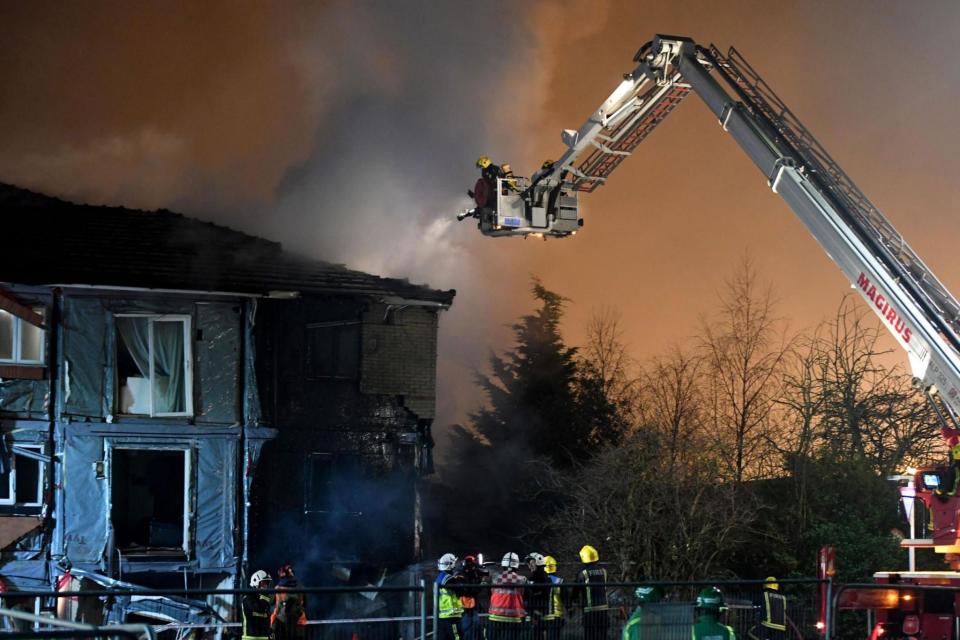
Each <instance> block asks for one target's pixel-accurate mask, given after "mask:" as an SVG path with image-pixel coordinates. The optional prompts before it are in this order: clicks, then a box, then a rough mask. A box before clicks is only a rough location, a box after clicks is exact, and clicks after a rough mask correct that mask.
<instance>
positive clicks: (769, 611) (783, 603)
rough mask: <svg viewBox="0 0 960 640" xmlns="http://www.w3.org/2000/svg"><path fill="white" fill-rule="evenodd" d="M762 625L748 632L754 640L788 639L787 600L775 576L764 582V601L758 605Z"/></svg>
mask: <svg viewBox="0 0 960 640" xmlns="http://www.w3.org/2000/svg"><path fill="white" fill-rule="evenodd" d="M758 605H759V606H758V607H757V609H758V610H759V612H760V624H758V625H756V626H754V627H753V628H751V629H750V631H749V632H747V635H748V636H750V638H751V639H752V640H784V639H785V638H786V637H787V598H786V597H785V596H784V595H783V594H782V593H780V584H779V583H778V582H777V579H776V578H775V577H773V576H768V577H767V578H766V579H765V580H764V581H763V591H762V601H761V602H759V603H758Z"/></svg>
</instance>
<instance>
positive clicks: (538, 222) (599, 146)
mask: <svg viewBox="0 0 960 640" xmlns="http://www.w3.org/2000/svg"><path fill="white" fill-rule="evenodd" d="M633 61H634V63H635V66H634V67H633V69H632V70H630V71H628V72H627V73H626V74H624V76H623V80H622V81H621V82H620V83H619V85H617V87H616V89H614V91H613V93H611V94H610V96H609V97H608V98H607V99H606V100H604V101H603V103H602V104H601V105H600V107H599V108H598V109H597V110H596V111H594V112H593V113H592V114H591V115H590V117H589V118H588V119H587V121H586V122H585V123H584V124H583V125H582V126H581V127H580V128H579V129H576V130H573V129H570V130H565V131H563V134H562V136H561V139H562V141H563V143H564V145H565V146H566V150H565V151H564V152H563V154H562V155H561V156H560V158H559V159H558V160H557V161H555V162H547V163H544V166H543V167H542V168H541V169H540V170H539V171H537V172H536V173H535V174H533V175H532V176H531V177H530V178H529V179H526V178H520V177H514V176H510V177H504V178H498V179H496V180H495V183H494V181H493V180H492V179H491V180H490V182H491V184H489V185H488V186H487V187H486V188H481V189H477V190H476V191H477V192H481V191H482V192H483V193H482V194H481V195H479V196H477V201H476V205H477V206H476V207H475V208H473V209H470V210H467V211H464V212H462V213H461V214H460V215H458V219H461V220H462V219H465V218H467V217H472V218H476V219H477V220H478V227H479V229H480V231H481V232H482V233H483V234H484V235H488V236H494V237H511V236H521V237H527V236H531V235H534V236H542V237H544V238H565V237H569V236H572V235H574V234H575V233H576V232H577V231H578V230H579V229H580V228H581V227H582V226H583V224H584V217H583V212H582V211H581V210H580V207H579V196H580V194H582V193H590V192H592V191H594V190H596V189H597V188H599V187H600V186H602V185H603V184H605V183H606V181H607V180H608V178H609V177H610V175H611V174H612V173H613V171H614V170H615V169H616V168H617V167H618V166H619V165H620V163H621V162H623V161H624V160H625V159H626V158H627V157H628V156H630V155H631V154H632V153H633V152H634V150H635V149H636V148H637V146H638V145H639V144H640V143H641V142H642V141H643V140H644V139H645V138H646V137H647V136H648V135H650V133H651V132H652V131H653V130H654V129H655V128H656V127H657V125H659V124H660V123H661V122H662V121H663V120H664V119H665V118H666V117H667V116H669V115H670V114H671V113H672V112H673V110H674V109H676V108H677V107H678V106H679V105H680V104H681V103H682V102H683V100H684V99H685V98H686V97H687V96H688V95H689V94H690V93H695V94H697V96H699V97H700V99H701V100H702V101H703V102H704V103H705V104H706V106H707V108H708V109H709V110H710V111H711V112H712V113H713V115H714V116H715V117H716V118H717V121H718V124H719V125H720V127H721V128H722V130H723V131H725V132H727V133H729V134H730V135H731V136H732V137H733V139H734V140H735V141H736V142H737V144H738V145H739V146H740V148H741V149H743V151H744V152H745V153H746V154H747V155H748V156H749V157H750V159H751V160H752V161H753V163H754V164H755V165H756V167H757V168H758V169H759V170H760V173H761V174H762V176H763V178H764V179H765V180H766V182H767V185H768V186H769V188H770V189H771V190H772V191H773V192H774V193H776V194H777V195H779V196H780V197H781V198H782V199H783V200H784V201H785V202H786V203H787V205H788V206H789V207H790V208H791V209H792V210H793V212H794V213H795V214H796V215H797V216H798V217H799V218H800V220H801V222H802V223H803V224H804V225H805V226H806V227H807V229H808V230H809V231H810V233H811V234H812V235H813V237H814V238H815V239H816V240H817V241H818V242H819V243H820V245H821V247H822V248H823V249H824V251H826V253H827V255H828V256H829V257H830V258H831V259H832V260H833V261H834V262H835V263H836V265H837V266H838V267H839V268H840V269H841V271H842V272H843V273H844V274H845V275H846V277H847V278H848V280H849V281H850V283H851V286H852V287H853V288H854V289H855V290H856V291H857V292H858V293H859V294H860V296H861V297H862V298H863V299H864V301H865V302H866V303H867V305H868V306H869V307H870V308H871V309H872V310H873V311H874V313H876V314H877V316H878V317H879V318H880V320H881V322H882V323H883V324H884V326H886V327H887V329H888V330H889V331H890V333H891V334H892V335H893V337H894V338H895V339H896V340H897V342H898V343H899V344H900V346H901V347H903V349H904V350H905V351H906V353H907V358H908V360H909V365H910V368H911V371H912V373H913V376H914V378H915V381H916V383H917V385H918V387H919V388H920V389H921V390H922V392H923V393H924V395H925V396H926V398H927V400H928V401H929V402H930V403H931V405H932V406H933V408H934V409H935V413H936V415H937V416H938V418H939V422H940V430H941V434H942V435H943V437H944V439H945V441H946V443H947V445H948V446H949V447H950V448H951V450H952V453H953V458H952V460H955V461H956V462H955V463H951V464H950V465H945V466H941V467H931V468H925V469H919V470H916V471H915V472H914V473H913V474H911V476H910V477H909V479H908V480H907V481H906V482H905V483H904V487H903V491H902V492H903V493H904V495H905V496H906V497H909V498H910V499H915V500H917V501H920V502H922V504H923V506H924V507H925V511H926V513H928V514H929V517H930V518H929V519H930V520H931V521H932V528H931V529H932V530H931V533H930V535H929V536H926V537H921V538H916V537H914V535H913V534H911V537H910V538H909V539H906V540H904V541H903V542H902V544H903V546H905V547H909V548H921V547H930V548H934V549H935V550H936V551H937V552H939V553H942V554H944V557H945V561H946V562H947V564H948V565H949V566H950V569H952V571H944V572H935V574H930V573H927V574H924V573H917V572H913V573H900V574H889V573H878V574H877V575H876V579H877V581H878V582H881V583H882V582H884V581H888V582H889V581H899V582H901V583H911V584H917V585H921V584H936V585H948V586H957V587H960V573H958V572H957V570H960V538H958V515H960V497H958V496H957V493H958V491H957V486H958V484H960V469H958V466H960V423H958V415H960V305H958V303H957V301H956V299H955V298H954V297H953V295H951V294H950V292H949V291H947V289H946V287H944V286H943V284H942V283H941V282H940V281H939V280H938V279H937V278H936V276H935V275H934V274H933V272H932V271H931V270H930V269H929V268H928V267H927V266H926V265H925V264H924V262H923V261H922V260H921V259H920V257H919V256H918V255H917V254H916V253H915V252H914V250H913V249H911V247H910V245H909V244H907V242H906V240H905V239H904V238H903V236H902V235H901V234H900V233H899V232H898V231H897V230H896V229H895V228H894V227H893V225H892V224H891V223H890V222H889V221H888V220H887V219H886V217H884V215H883V214H882V213H881V212H880V210H879V209H878V208H877V207H876V206H874V204H873V203H872V202H870V200H869V199H868V198H867V197H866V196H865V195H864V194H863V192H861V191H860V189H859V188H858V187H857V186H856V185H855V184H854V182H853V180H851V179H850V177H849V176H848V175H847V174H846V173H845V172H844V171H843V169H841V168H840V166H839V165H838V164H837V163H836V162H835V161H834V160H833V158H832V157H831V156H830V154H828V153H827V151H826V149H824V147H823V146H822V145H821V144H820V143H819V142H818V141H817V139H816V138H814V136H813V135H812V134H811V133H810V132H809V131H808V130H807V129H806V127H804V125H803V124H802V123H801V122H800V120H799V119H798V118H797V117H796V116H795V115H794V113H793V112H792V111H791V110H790V109H789V108H788V107H787V105H786V104H784V103H783V101H782V100H781V99H780V98H779V97H778V96H777V95H776V93H774V92H773V90H772V89H771V88H770V87H769V86H768V85H767V83H766V82H764V80H763V79H762V78H761V77H760V76H759V75H758V74H757V72H756V71H755V70H754V68H753V67H752V66H750V64H749V63H748V62H747V61H746V59H745V58H744V57H743V56H742V55H741V54H740V53H739V52H738V51H737V50H736V49H734V48H730V49H729V50H728V51H727V52H726V53H724V52H722V51H721V50H720V49H718V48H717V47H716V46H713V45H711V46H709V47H706V46H701V45H699V44H697V43H696V42H694V41H693V40H691V39H690V38H685V37H677V36H667V35H658V36H656V37H654V38H653V40H651V41H650V42H648V43H646V44H645V45H643V46H642V47H641V48H640V49H639V51H638V52H637V54H636V56H635V57H634V60H633ZM479 186H480V185H479V184H478V187H479ZM475 195H476V193H475ZM930 581H933V582H932V583H931V582H930ZM944 597H947V596H942V595H941V596H931V597H930V598H927V597H924V598H920V599H912V600H911V599H905V598H898V603H897V605H896V606H895V607H893V608H890V607H884V608H879V607H875V608H876V610H877V611H878V614H877V615H878V616H881V615H882V618H883V619H882V620H881V622H882V623H884V624H888V623H889V622H890V621H891V620H893V619H897V620H898V621H899V624H900V631H901V632H903V633H901V634H900V635H905V636H909V637H925V638H938V639H939V638H941V637H943V638H954V639H956V638H960V631H956V632H950V633H946V634H945V635H941V634H940V633H939V632H938V631H937V630H938V629H940V627H941V626H942V624H941V623H943V624H946V625H947V628H949V629H954V628H955V627H958V626H960V618H958V617H957V616H956V614H955V613H953V607H952V603H953V600H950V603H951V606H950V607H947V606H946V605H945V604H944V606H943V607H940V606H939V605H937V606H934V604H933V603H934V601H937V602H939V601H938V600H937V598H941V599H942V598H944ZM950 597H952V596H950ZM948 599H949V598H948ZM924 606H927V609H928V610H932V609H936V610H937V611H936V613H929V614H926V613H924V610H923V607H924ZM941 609H942V610H943V611H946V610H947V609H950V611H951V613H950V619H949V620H946V621H944V620H943V619H942V614H941V611H940V610H941ZM880 611H882V612H885V613H879V612H880ZM891 611H895V612H898V613H896V615H892V616H891V615H889V613H890V612H891Z"/></svg>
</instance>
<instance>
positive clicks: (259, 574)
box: [250, 569, 273, 589]
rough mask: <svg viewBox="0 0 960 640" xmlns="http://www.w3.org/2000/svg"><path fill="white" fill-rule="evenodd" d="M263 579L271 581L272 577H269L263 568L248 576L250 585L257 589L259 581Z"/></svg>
mask: <svg viewBox="0 0 960 640" xmlns="http://www.w3.org/2000/svg"><path fill="white" fill-rule="evenodd" d="M264 581H266V582H273V579H272V578H271V577H270V574H269V573H267V572H266V571H264V570H263V569H260V570H259V571H256V572H254V574H253V575H252V576H250V586H251V587H252V588H254V589H258V588H259V587H260V583H261V582H264Z"/></svg>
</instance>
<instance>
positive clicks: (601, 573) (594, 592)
mask: <svg viewBox="0 0 960 640" xmlns="http://www.w3.org/2000/svg"><path fill="white" fill-rule="evenodd" d="M580 582H582V583H583V584H584V591H585V600H584V605H583V610H584V611H585V612H590V611H606V610H607V609H609V608H610V607H609V605H607V570H606V569H604V568H602V567H589V568H587V569H584V570H583V571H581V572H580Z"/></svg>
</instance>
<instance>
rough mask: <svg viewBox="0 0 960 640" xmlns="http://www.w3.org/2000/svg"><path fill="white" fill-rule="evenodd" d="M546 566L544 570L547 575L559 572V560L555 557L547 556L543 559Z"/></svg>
mask: <svg viewBox="0 0 960 640" xmlns="http://www.w3.org/2000/svg"><path fill="white" fill-rule="evenodd" d="M543 562H544V565H543V570H544V571H546V572H547V573H556V572H557V559H556V558H554V557H553V556H546V557H544V559H543Z"/></svg>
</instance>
